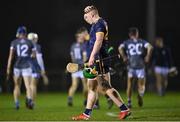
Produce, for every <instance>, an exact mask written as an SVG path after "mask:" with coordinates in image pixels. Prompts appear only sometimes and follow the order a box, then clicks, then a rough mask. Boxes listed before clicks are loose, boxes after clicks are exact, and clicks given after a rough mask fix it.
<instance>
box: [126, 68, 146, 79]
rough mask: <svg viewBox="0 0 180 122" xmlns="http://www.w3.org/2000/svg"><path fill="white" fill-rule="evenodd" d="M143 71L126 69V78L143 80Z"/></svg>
mask: <svg viewBox="0 0 180 122" xmlns="http://www.w3.org/2000/svg"><path fill="white" fill-rule="evenodd" d="M145 74H146V73H145V70H144V69H128V77H130V78H132V77H136V78H145Z"/></svg>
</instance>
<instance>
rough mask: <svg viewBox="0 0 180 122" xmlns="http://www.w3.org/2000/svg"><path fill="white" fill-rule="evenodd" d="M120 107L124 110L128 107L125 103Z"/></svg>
mask: <svg viewBox="0 0 180 122" xmlns="http://www.w3.org/2000/svg"><path fill="white" fill-rule="evenodd" d="M119 108H120V110H121V111H124V110H127V109H128V108H127V107H126V105H125V104H122V105H121V106H120V107H119Z"/></svg>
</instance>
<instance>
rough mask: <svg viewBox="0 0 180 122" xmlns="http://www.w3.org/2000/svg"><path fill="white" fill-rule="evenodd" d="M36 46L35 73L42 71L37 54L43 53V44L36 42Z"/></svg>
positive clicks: (33, 61)
mask: <svg viewBox="0 0 180 122" xmlns="http://www.w3.org/2000/svg"><path fill="white" fill-rule="evenodd" d="M34 46H35V51H36V58H33V59H32V72H33V73H40V71H41V68H40V65H39V64H38V61H37V55H38V54H40V55H42V52H41V46H40V45H39V44H37V43H35V44H34Z"/></svg>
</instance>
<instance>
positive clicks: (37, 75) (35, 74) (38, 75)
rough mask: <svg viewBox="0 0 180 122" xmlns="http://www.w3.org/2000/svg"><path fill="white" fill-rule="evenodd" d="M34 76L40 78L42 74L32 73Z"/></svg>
mask: <svg viewBox="0 0 180 122" xmlns="http://www.w3.org/2000/svg"><path fill="white" fill-rule="evenodd" d="M32 77H33V78H40V77H41V75H40V73H32Z"/></svg>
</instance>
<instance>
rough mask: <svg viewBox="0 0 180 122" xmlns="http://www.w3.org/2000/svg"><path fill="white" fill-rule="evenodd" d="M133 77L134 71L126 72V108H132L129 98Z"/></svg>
mask: <svg viewBox="0 0 180 122" xmlns="http://www.w3.org/2000/svg"><path fill="white" fill-rule="evenodd" d="M133 76H134V70H133V69H129V70H128V78H127V89H126V94H127V101H128V107H129V108H131V107H132V102H131V96H132V87H133V85H132V84H133Z"/></svg>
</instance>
